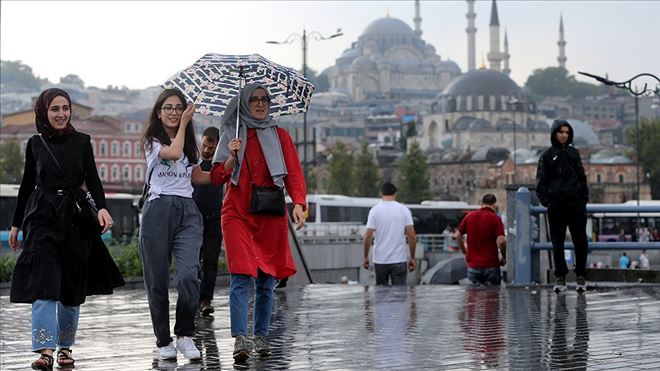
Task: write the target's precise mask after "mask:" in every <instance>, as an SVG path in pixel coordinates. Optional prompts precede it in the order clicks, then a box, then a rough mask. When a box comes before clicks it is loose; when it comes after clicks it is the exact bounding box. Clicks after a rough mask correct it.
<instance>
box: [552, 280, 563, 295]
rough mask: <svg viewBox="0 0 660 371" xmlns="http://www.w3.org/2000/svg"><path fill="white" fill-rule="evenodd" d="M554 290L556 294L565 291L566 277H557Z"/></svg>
mask: <svg viewBox="0 0 660 371" xmlns="http://www.w3.org/2000/svg"><path fill="white" fill-rule="evenodd" d="M554 290H555V292H556V293H557V294H559V293H560V292H563V291H564V290H566V277H557V282H556V283H555V287H554Z"/></svg>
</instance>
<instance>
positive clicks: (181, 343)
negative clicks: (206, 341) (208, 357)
mask: <svg viewBox="0 0 660 371" xmlns="http://www.w3.org/2000/svg"><path fill="white" fill-rule="evenodd" d="M176 348H177V349H178V350H179V352H181V354H183V356H184V357H186V358H188V359H200V358H202V356H201V354H199V350H198V349H197V347H196V346H195V343H194V342H193V339H192V338H191V337H190V336H183V337H180V338H177V339H176Z"/></svg>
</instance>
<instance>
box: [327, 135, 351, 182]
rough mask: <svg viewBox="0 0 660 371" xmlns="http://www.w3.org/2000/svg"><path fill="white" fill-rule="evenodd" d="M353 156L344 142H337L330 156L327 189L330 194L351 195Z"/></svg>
mask: <svg viewBox="0 0 660 371" xmlns="http://www.w3.org/2000/svg"><path fill="white" fill-rule="evenodd" d="M352 178H353V156H352V155H351V154H350V153H349V152H348V148H346V145H345V144H344V143H342V142H337V144H335V147H334V148H333V149H332V150H331V151H330V155H329V156H328V177H327V178H326V184H325V189H326V191H327V192H328V193H334V194H340V195H351V194H352V192H351V191H352V188H353V187H352V186H353V182H352V181H351V180H352Z"/></svg>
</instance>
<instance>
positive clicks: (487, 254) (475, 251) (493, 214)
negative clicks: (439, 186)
mask: <svg viewBox="0 0 660 371" xmlns="http://www.w3.org/2000/svg"><path fill="white" fill-rule="evenodd" d="M496 205H497V198H495V195H493V194H490V193H489V194H485V195H484V196H483V198H482V199H481V209H479V210H474V211H471V212H469V213H468V214H467V215H466V216H465V218H463V220H462V221H461V223H460V224H459V225H458V229H457V230H456V233H455V238H456V241H457V242H458V248H459V249H460V250H461V252H462V253H463V255H465V261H466V263H467V267H468V279H469V280H470V283H471V284H472V285H485V286H499V285H500V282H501V281H502V272H501V271H500V266H503V265H505V264H506V238H505V237H504V224H502V219H500V217H499V216H498V215H497V211H496ZM463 235H467V236H468V242H467V247H466V244H465V241H464V240H463ZM498 249H499V252H500V253H501V257H500V255H499V254H498Z"/></svg>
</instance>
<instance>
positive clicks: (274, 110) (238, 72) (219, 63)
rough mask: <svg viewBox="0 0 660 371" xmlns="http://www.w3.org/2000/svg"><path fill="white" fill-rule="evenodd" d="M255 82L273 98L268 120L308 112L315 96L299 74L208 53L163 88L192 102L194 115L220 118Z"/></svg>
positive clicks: (251, 58)
mask: <svg viewBox="0 0 660 371" xmlns="http://www.w3.org/2000/svg"><path fill="white" fill-rule="evenodd" d="M241 76H242V77H241ZM254 82H257V83H261V84H262V85H264V86H265V87H266V88H267V89H268V94H269V95H270V96H271V98H272V101H271V105H270V115H271V117H279V116H282V115H292V114H296V113H300V112H305V111H307V108H308V107H309V102H310V100H311V98H312V93H313V92H314V85H312V83H311V82H309V80H307V79H306V78H305V77H304V76H303V75H302V74H301V73H300V72H298V71H296V70H294V69H292V68H289V67H284V66H281V65H279V64H277V63H273V62H271V61H269V60H268V59H266V58H264V57H262V56H260V55H259V54H251V55H220V54H213V53H209V54H206V55H205V56H203V57H202V58H201V59H199V60H198V61H197V62H195V64H193V65H192V66H190V67H188V68H186V69H185V70H183V71H181V72H178V73H177V74H175V75H174V76H172V77H170V78H169V79H167V81H165V83H163V85H162V86H163V87H164V88H166V89H170V88H178V89H179V90H181V91H182V92H183V94H184V95H185V96H186V97H187V98H188V99H189V100H190V101H191V102H195V112H197V113H199V114H203V115H214V116H222V115H223V114H224V112H225V108H226V107H227V104H228V103H229V101H230V100H231V98H233V97H234V96H235V95H237V94H238V90H239V86H244V85H245V84H250V83H254ZM239 83H240V85H239Z"/></svg>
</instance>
